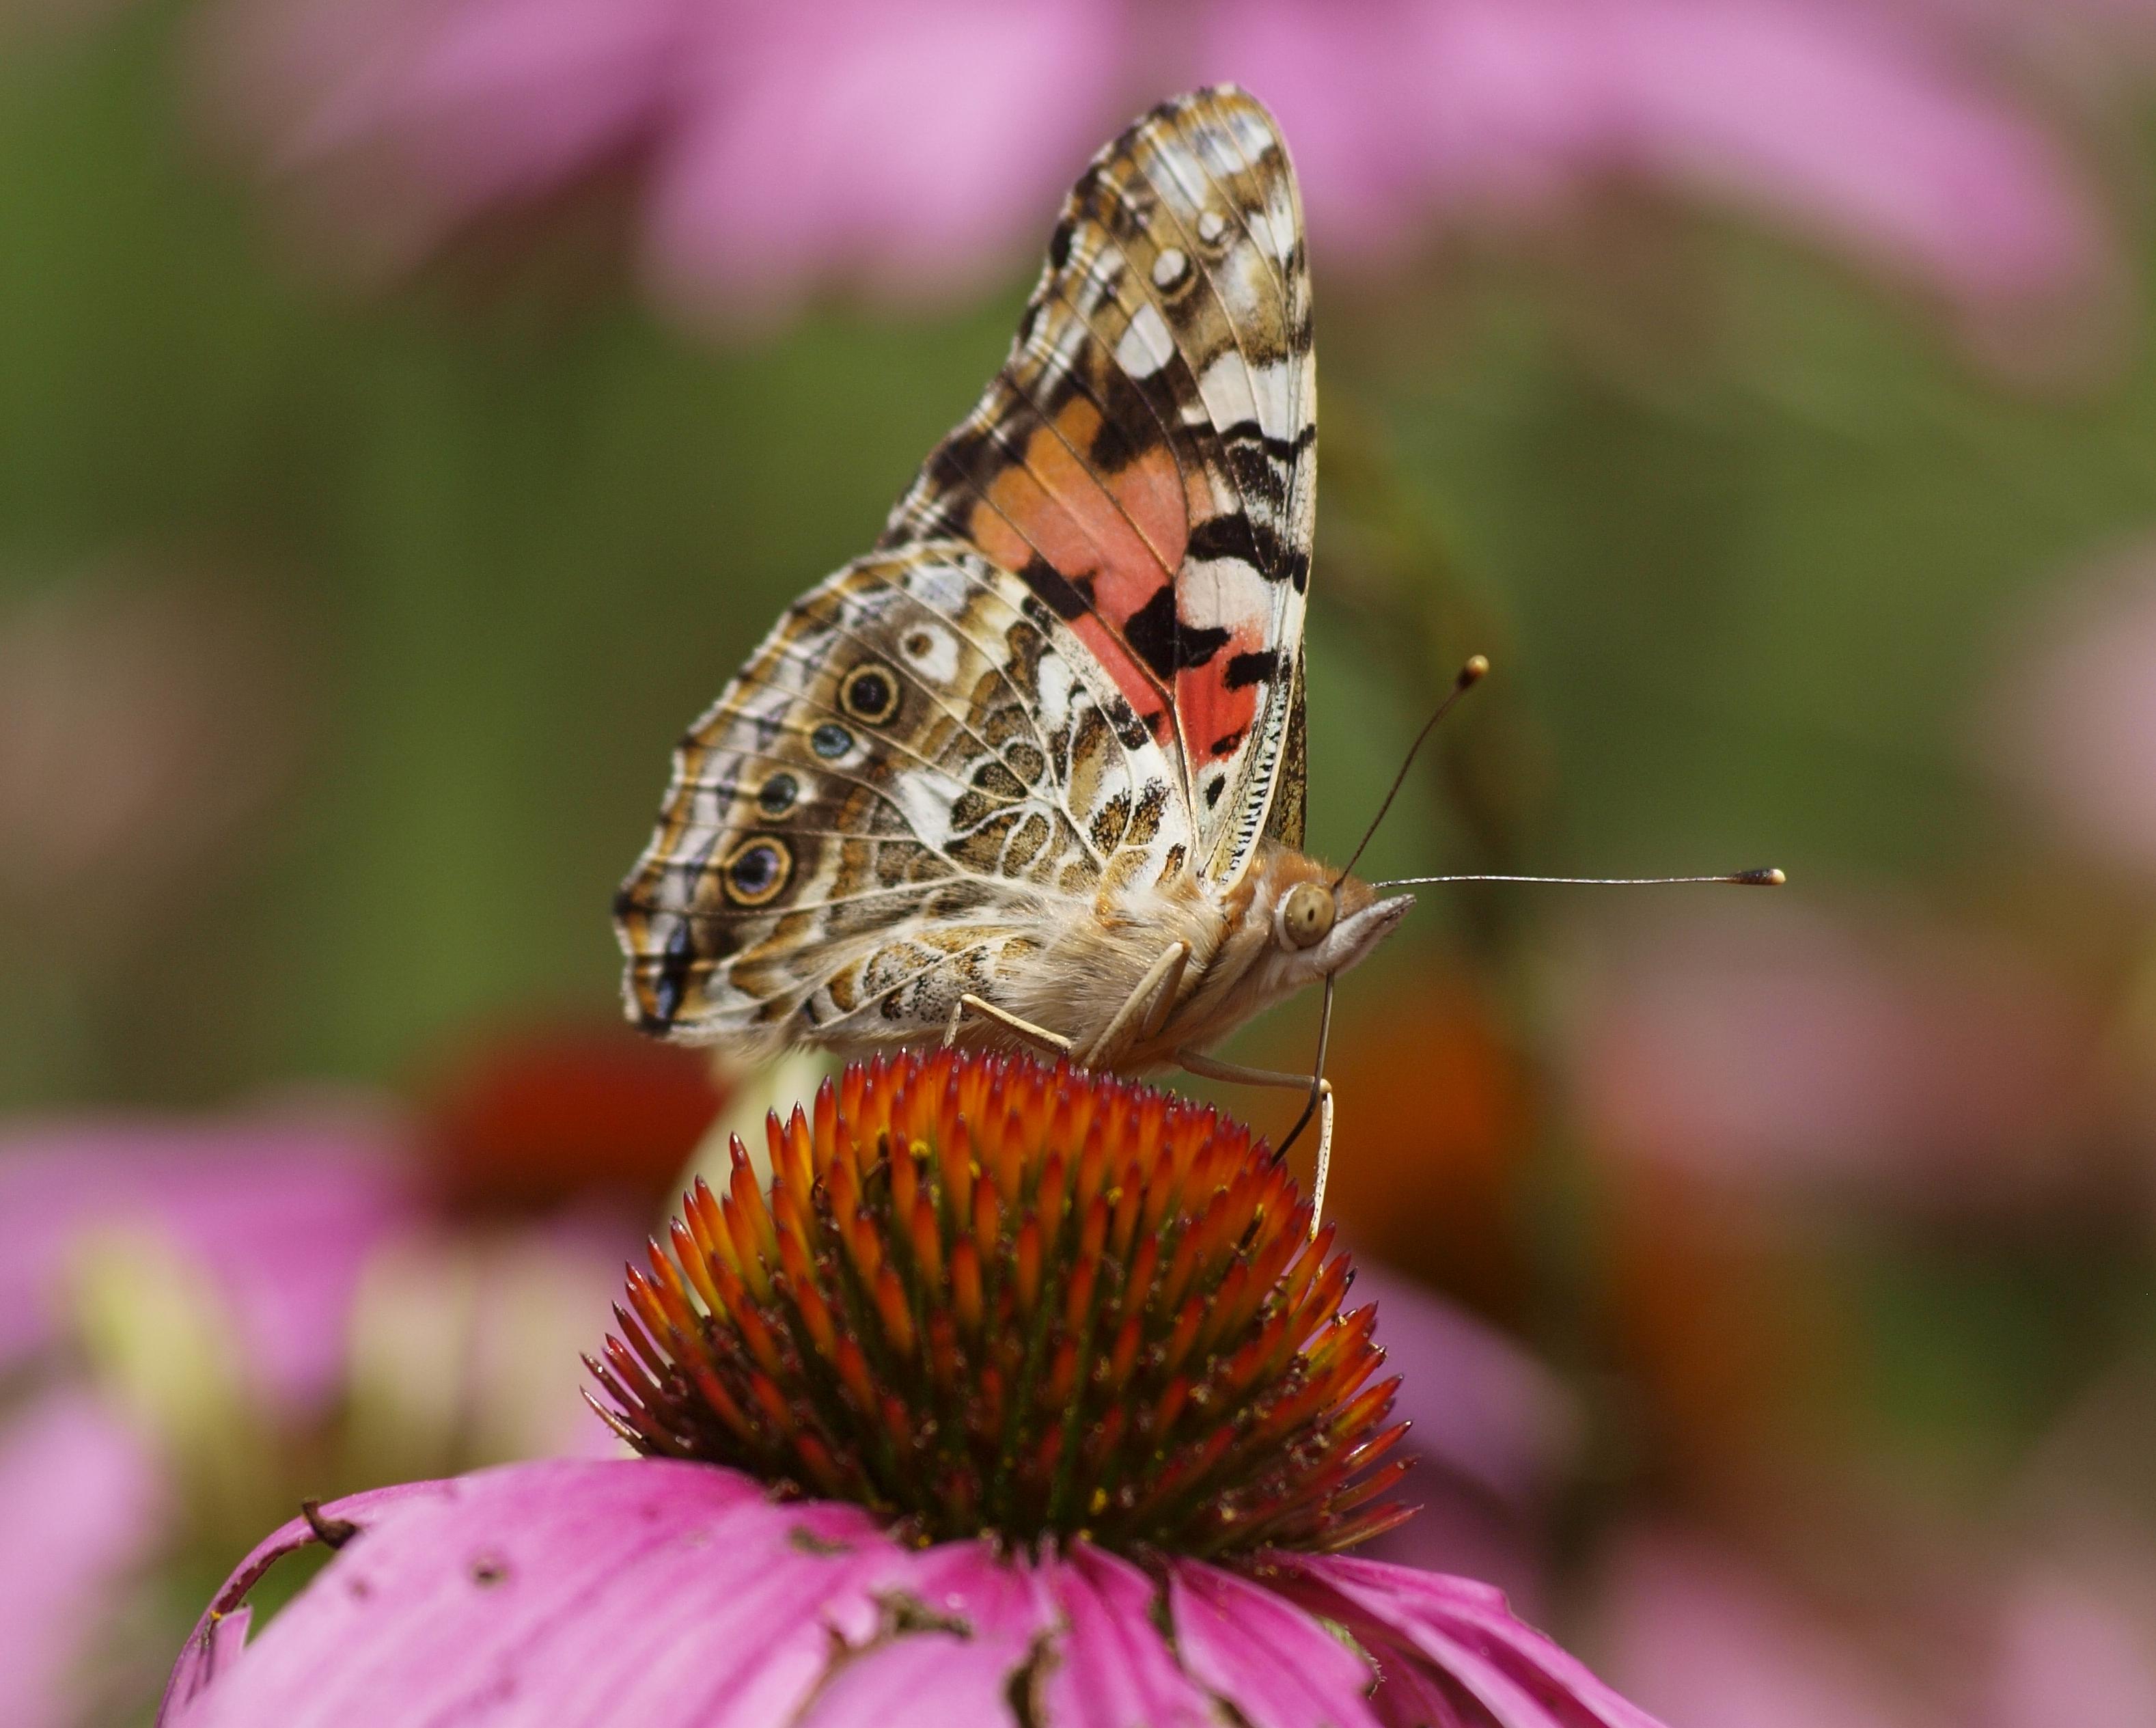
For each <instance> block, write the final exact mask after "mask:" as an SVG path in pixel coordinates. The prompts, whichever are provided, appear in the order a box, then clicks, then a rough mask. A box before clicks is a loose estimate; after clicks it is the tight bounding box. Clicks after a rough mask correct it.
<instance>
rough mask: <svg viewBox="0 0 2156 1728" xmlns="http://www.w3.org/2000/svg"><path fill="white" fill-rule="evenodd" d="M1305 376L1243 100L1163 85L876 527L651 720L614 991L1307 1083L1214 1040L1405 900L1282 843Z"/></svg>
mask: <svg viewBox="0 0 2156 1728" xmlns="http://www.w3.org/2000/svg"><path fill="white" fill-rule="evenodd" d="M1316 404H1317V363H1316V360H1315V358H1314V357H1313V356H1312V352H1311V331H1310V280H1309V275H1308V270H1307V267H1306V260H1305V257H1304V249H1303V236H1302V210H1301V200H1300V198H1299V196H1298V194H1297V192H1296V182H1295V174H1294V171H1293V169H1292V168H1291V167H1290V165H1289V162H1288V157H1287V150H1286V146H1285V145H1284V144H1283V143H1282V141H1281V136H1280V133H1279V131H1278V130H1277V129H1276V126H1275V125H1274V123H1273V121H1272V118H1271V116H1270V115H1269V114H1267V113H1266V111H1265V109H1264V108H1263V107H1261V106H1260V105H1259V104H1258V103H1257V102H1255V101H1254V100H1251V98H1250V97H1249V96H1247V95H1244V94H1242V93H1241V92H1240V91H1238V90H1233V89H1229V88H1219V89H1214V90H1200V91H1198V92H1197V93H1195V94H1193V95H1188V96H1184V97H1183V98H1181V99H1179V100H1176V101H1173V102H1170V103H1168V104H1166V105H1163V106H1162V107H1159V108H1158V109H1156V110H1154V111H1152V113H1151V114H1149V115H1147V116H1146V117H1145V118H1144V119H1142V120H1141V121H1138V122H1137V124H1136V125H1135V126H1132V127H1131V128H1130V129H1129V130H1128V131H1126V132H1125V133H1124V134H1123V135H1122V136H1121V137H1119V138H1118V139H1116V141H1115V142H1114V143H1112V144H1111V145H1110V146H1109V147H1107V148H1106V150H1105V151H1103V152H1101V154H1100V155H1099V156H1098V157H1096V158H1095V159H1094V161H1093V162H1092V163H1091V166H1090V167H1087V168H1086V172H1085V173H1084V174H1083V175H1082V176H1081V177H1080V179H1079V181H1078V184H1077V187H1076V188H1075V191H1073V192H1072V193H1071V195H1070V200H1069V202H1068V203H1067V204H1066V205H1065V208H1064V212H1063V216H1062V219H1061V221H1060V223H1058V224H1057V225H1056V229H1055V235H1054V237H1053V238H1052V239H1051V240H1050V243H1049V249H1048V264H1047V268H1046V269H1045V271H1044V272H1043V274H1042V275H1041V279H1040V282H1039V286H1038V287H1037V288H1035V290H1034V293H1033V296H1032V298H1031V299H1030V300H1029V301H1028V302H1027V304H1026V308H1025V313H1024V316H1023V317H1022V318H1021V319H1020V321H1019V329H1018V337H1017V341H1016V342H1015V343H1014V346H1013V347H1012V349H1011V352H1010V357H1009V359H1008V360H1007V361H1006V362H1005V363H1004V368H1003V370H1002V371H1001V372H1000V373H998V374H997V376H996V378H995V380H994V381H993V383H991V384H990V385H989V386H988V393H987V394H986V395H984V396H983V398H982V399H981V402H980V404H979V406H978V407H977V408H976V409H974V410H973V413H972V414H970V415H969V416H968V418H967V419H965V420H964V421H963V422H962V424H960V425H959V426H958V428H957V429H956V430H955V431H953V432H952V434H951V435H950V436H949V437H947V438H946V439H945V440H943V442H942V445H939V446H938V447H937V450H936V451H935V453H934V454H933V455H931V456H930V457H929V459H928V462H927V465H926V466H925V467H924V468H923V469H922V471H921V476H920V478H919V479H918V480H917V481H916V482H915V483H914V486H913V488H912V490H911V491H909V492H908V493H907V494H906V496H905V497H904V498H903V499H902V500H901V501H900V503H899V505H898V507H897V508H896V510H895V511H894V512H892V514H891V519H890V522H889V523H888V524H887V525H886V526H885V529H884V532H883V537H882V538H881V539H880V541H879V542H878V543H877V546H876V549H875V551H874V552H872V553H870V554H869V555H868V556H867V557H865V558H859V559H856V560H855V562H854V563H850V564H849V565H847V566H846V567H845V568H844V569H842V570H840V571H839V572H838V573H836V574H835V575H833V576H831V577H829V579H826V580H825V581H824V582H823V583H821V584H819V585H818V586H817V587H815V588H814V589H810V590H809V591H808V594H805V595H803V597H802V599H800V600H799V601H798V602H797V603H796V604H794V605H793V608H792V609H790V610H788V612H787V614H786V615H785V616H784V617H783V619H781V620H780V621H779V624H778V628H777V629H776V630H773V632H772V634H771V635H770V636H769V637H768V638H767V640H765V642H764V644H763V645H762V647H761V648H759V649H758V650H757V652H756V654H755V656H754V657H753V658H752V659H751V660H750V661H749V663H748V664H747V666H745V667H744V668H743V669H742V671H741V673H740V675H739V676H737V677H736V678H735V680H734V681H733V682H732V683H731V685H729V686H728V687H726V692H725V693H724V694H723V695H722V696H721V697H720V698H719V701H718V702H717V704H716V706H715V707H713V708H712V709H711V712H708V713H707V714H706V715H705V716H704V717H702V718H701V720H699V721H698V722H697V723H696V726H695V728H693V729H692V730H691V731H690V733H689V735H688V737H687V738H686V740H685V742H684V743H682V745H681V746H680V748H679V749H678V750H677V751H676V753H675V759H674V778H673V784H672V785H671V787H670V789H669V790H668V793H667V795H666V802H665V807H664V810H663V811H662V813H661V815H660V823H659V827H658V831H657V832H656V834H655V835H654V836H653V839H652V841H651V844H650V846H649V848H648V849H647V850H646V851H645V852H644V856H643V858H642V859H641V861H639V863H638V865H637V867H636V870H635V872H634V874H633V875H631V876H630V877H629V880H628V882H626V884H624V887H623V888H622V891H621V893H620V895H619V900H618V902H617V905H616V908H615V911H616V917H617V920H618V923H619V932H620V937H621V942H622V946H623V949H624V951H625V953H626V954H627V956H628V960H629V970H628V999H629V1009H630V1011H631V1013H632V1015H633V1016H634V1018H635V1019H636V1020H637V1021H639V1023H640V1024H641V1025H642V1026H644V1028H645V1029H647V1030H648V1031H653V1032H656V1033H660V1034H663V1035H665V1036H670V1037H675V1038H681V1039H688V1040H692V1041H724V1042H726V1043H728V1044H730V1045H731V1046H734V1047H737V1048H739V1049H740V1050H741V1051H742V1052H743V1053H744V1054H748V1055H755V1054H758V1053H763V1052H769V1051H771V1050H773V1049H775V1048H777V1047H782V1046H786V1045H792V1044H810V1045H818V1046H823V1047H830V1048H834V1049H838V1050H842V1051H852V1052H858V1051H860V1050H863V1049H865V1048H868V1047H875V1046H880V1045H891V1044H896V1043H902V1042H906V1041H918V1040H921V1039H926V1038H936V1037H942V1038H943V1039H945V1040H946V1041H952V1040H956V1041H962V1042H966V1043H986V1044H995V1043H1009V1042H1012V1041H1032V1042H1035V1043H1041V1044H1046V1045H1049V1046H1050V1047H1055V1048H1060V1049H1065V1050H1067V1051H1069V1052H1070V1053H1071V1054H1072V1055H1073V1056H1074V1057H1076V1058H1077V1059H1079V1060H1081V1061H1083V1062H1087V1063H1090V1064H1092V1065H1095V1066H1100V1067H1111V1068H1116V1069H1122V1070H1145V1069H1152V1068H1159V1067H1168V1066H1170V1065H1174V1064H1180V1065H1182V1066H1183V1067H1187V1068H1188V1069H1190V1070H1191V1071H1193V1072H1198V1073H1200V1074H1205V1075H1210V1076H1214V1077H1221V1078H1231V1079H1245V1080H1260V1081H1273V1082H1284V1083H1288V1084H1292V1085H1295V1086H1297V1087H1301V1088H1310V1087H1311V1086H1312V1084H1313V1083H1312V1080H1310V1079H1309V1078H1307V1077H1286V1076H1270V1075H1262V1074H1260V1073H1258V1072H1255V1071H1251V1070H1246V1069H1240V1068H1235V1067H1230V1066H1229V1065H1227V1064H1224V1063H1219V1062H1212V1061H1210V1060H1209V1058H1207V1057H1204V1054H1203V1052H1204V1050H1205V1049H1206V1047H1209V1046H1210V1045H1211V1044H1213V1043H1214V1042H1215V1041H1217V1040H1219V1038H1221V1037H1222V1036H1224V1035H1225V1034H1226V1033H1228V1032H1229V1031H1231V1030H1232V1029H1233V1028H1234V1027H1235V1026H1239V1025H1240V1024H1241V1023H1242V1022H1243V1021H1245V1020H1247V1019H1249V1018H1250V1016H1252V1015H1254V1014H1255V1013H1257V1012H1258V1011H1260V1010H1261V1009H1263V1008H1265V1007H1267V1006H1269V1005H1271V1004H1273V1003H1275V1002H1277V1001H1280V1000H1282V999H1283V998H1284V997H1286V996H1288V995H1291V994H1292V993H1294V992H1295V991H1296V990H1300V989H1301V988H1302V987H1303V986H1304V985H1307V984H1310V983H1312V982H1315V981H1317V980H1321V979H1324V980H1330V979H1331V978H1332V977H1333V976H1336V975H1337V974H1339V973H1341V972H1342V971H1344V970H1346V969H1347V968H1348V967H1350V966H1353V965H1354V964H1356V963H1357V962H1358V961H1359V960H1361V959H1363V956H1364V955H1366V954H1368V953H1369V952H1370V951H1371V949H1373V948H1374V947H1376V945H1377V944H1378V943H1379V942H1380V941H1382V940H1383V939H1384V937H1385V936H1386V935H1387V934H1388V933H1390V931H1391V930H1392V929H1393V928H1394V926H1395V925H1396V924H1398V923H1399V921H1400V918H1401V916H1402V914H1404V913H1405V912H1406V911H1407V910H1408V908H1409V906H1410V905H1411V904H1412V903H1413V901H1412V898H1411V897H1409V896H1406V895H1400V896H1396V897H1392V898H1389V899H1380V898H1378V897H1377V896H1376V894H1375V892H1373V890H1372V889H1371V888H1370V887H1368V885H1366V884H1364V883H1363V882H1359V881H1357V880H1355V879H1353V877H1336V875H1335V874H1334V872H1330V871H1328V870H1327V869H1326V868H1325V867H1323V866H1322V865H1320V864H1318V863H1317V861H1315V860H1313V859H1312V858H1310V857H1308V856H1305V855H1304V853H1303V852H1302V851H1301V841H1302V825H1303V803H1304V786H1303V779H1304V768H1303V677H1302V627H1303V606H1304V593H1305V589H1306V586H1307V584H1308V579H1309V574H1310V558H1311V536H1312V518H1313V513H1314V511H1315V507H1316V497H1315V491H1316V478H1317V476H1316V467H1317V463H1316V445H1315V440H1316V432H1317V425H1316V419H1315V415H1316ZM1327 1102H1328V1104H1329V1098H1328V1100H1327ZM1329 1114H1330V1112H1329V1108H1328V1110H1327V1117H1328V1118H1329ZM1327 1125H1329V1122H1328V1124H1327Z"/></svg>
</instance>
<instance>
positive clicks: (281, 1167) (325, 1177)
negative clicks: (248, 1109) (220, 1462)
mask: <svg viewBox="0 0 2156 1728" xmlns="http://www.w3.org/2000/svg"><path fill="white" fill-rule="evenodd" d="M402 1151H403V1145H402V1144H401V1141H400V1139H399V1138H398V1135H397V1134H396V1133H395V1131H394V1129H393V1126H392V1124H390V1122H389V1121H388V1120H387V1119H385V1118H383V1117H382V1116H379V1115H377V1114H375V1113H372V1112H368V1111H365V1110H362V1109H360V1108H344V1109H337V1110H323V1109H305V1110H301V1109H287V1110H284V1111H264V1112H263V1113H259V1114H257V1115H254V1116H252V1117H242V1118H239V1119H230V1120H223V1121H205V1122H202V1123H198V1124H182V1123H173V1122H169V1121H163V1120H154V1119H126V1118H122V1117H113V1118H109V1119H105V1120H103V1121H96V1120H72V1121H54V1122H52V1123H50V1124H44V1125H26V1124H18V1125H16V1126H15V1127H14V1128H13V1129H12V1130H11V1131H9V1132H8V1133H7V1134H4V1135H0V1369H4V1368H7V1367H9V1366H18V1367H19V1366H20V1365H22V1364H23V1361H24V1360H25V1359H26V1358H28V1357H30V1356H32V1355H35V1354H36V1353H38V1351H40V1350H45V1349H48V1348H49V1347H51V1346H52V1345H54V1343H56V1342H57V1341H58V1340H59V1338H60V1336H61V1335H62V1334H63V1333H64V1329H65V1324H66V1321H65V1315H64V1304H65V1303H66V1300H67V1290H66V1284H67V1279H68V1278H69V1274H70V1273H71V1272H72V1270H73V1267H72V1265H71V1260H72V1257H73V1256H74V1254H75V1252H77V1250H78V1248H79V1247H80V1244H81V1242H82V1241H83V1240H84V1238H85V1236H86V1235H88V1234H89V1233H90V1232H93V1231H125V1232H131V1233H134V1232H141V1233H148V1234H155V1235H157V1236H158V1237H162V1238H164V1239H166V1240H167V1241H168V1242H170V1243H171V1245H172V1247H175V1248H176V1249H177V1250H178V1251H179V1252H181V1253H182V1254H183V1255H185V1256H186V1257H187V1259H188V1260H189V1261H190V1262H191V1263H193V1264H195V1265H197V1266H199V1267H200V1268H202V1269H203V1272H204V1273H207V1274H208V1277H209V1278H211V1279H213V1281H214V1283H215V1284H216V1287H217V1291H218V1296H219V1297H220V1298H221V1299H222V1300H223V1304H224V1305H225V1307H226V1309H227V1311H228V1313H229V1314H230V1317H231V1320H232V1324H233V1326H234V1331H235V1335H236V1336H235V1344H236V1346H237V1355H238V1356H239V1359H240V1360H242V1361H243V1362H244V1364H245V1365H246V1367H247V1370H248V1371H249V1372H250V1373H252V1374H254V1375H256V1376H259V1384H258V1385H257V1386H256V1387H255V1388H254V1390H255V1391H257V1392H258V1393H259V1394H260V1395H261V1396H263V1397H264V1400H265V1401H268V1402H269V1403H272V1404H274V1405H276V1406H278V1407H287V1408H290V1407H309V1406H311V1405H314V1404H316V1403H318V1402H320V1401H321V1400H322V1399H324V1398H325V1397H326V1396H328V1395H329V1394H330V1392H331V1391H333V1390H334V1388H335V1386H336V1382H337V1380H338V1377H339V1376H340V1375H341V1372H342V1367H343V1355H344V1345H345V1336H344V1334H345V1323H346V1316H347V1315H348V1314H349V1313H350V1311H351V1308H352V1293H353V1292H354V1291H355V1290H356V1289H357V1287H358V1283H359V1278H360V1272H361V1268H362V1266H363V1265H364V1264H365V1263H366V1260H367V1256H368V1255H369V1254H370V1253H372V1252H373V1251H374V1249H375V1248H376V1247H377V1246H378V1245H379V1244H380V1243H381V1242H382V1240H383V1239H384V1238H385V1237H387V1236H388V1234H389V1232H391V1231H392V1230H393V1229H395V1228H396V1227H398V1226H400V1225H402V1224H403V1223H405V1222H406V1221H408V1218H409V1217H410V1216H411V1212H412V1206H411V1203H410V1201H409V1200H408V1197H407V1194H406V1191H405V1182H404V1179H403V1174H402V1172H401V1170H400V1169H399V1155H400V1154H401V1153H402Z"/></svg>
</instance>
